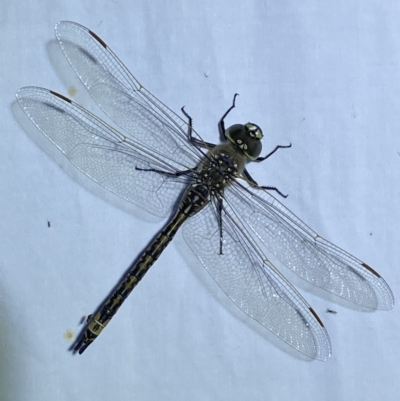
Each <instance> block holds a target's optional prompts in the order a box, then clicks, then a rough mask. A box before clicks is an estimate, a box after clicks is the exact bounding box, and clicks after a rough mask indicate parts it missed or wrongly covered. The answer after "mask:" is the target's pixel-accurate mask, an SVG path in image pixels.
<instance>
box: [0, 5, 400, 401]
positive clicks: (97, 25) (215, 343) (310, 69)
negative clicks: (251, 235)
mask: <svg viewBox="0 0 400 401" xmlns="http://www.w3.org/2000/svg"><path fill="white" fill-rule="evenodd" d="M399 15H400V4H399V3H398V2H397V1H390V0H387V1H384V2H382V1H368V2H366V1H362V0H359V1H357V0H345V1H344V0H343V1H342V0H336V1H328V2H321V1H318V0H306V1H302V2H295V1H282V0H270V1H257V0H254V1H247V2H241V1H237V0H231V1H219V2H213V1H208V0H205V1H193V2H184V1H179V0H173V1H169V2H163V1H153V2H149V1H144V0H139V1H135V2H129V1H123V0H121V1H112V2H111V1H103V0H101V1H99V0H97V1H93V0H89V1H84V2H78V1H73V0H71V1H68V2H65V1H59V0H57V1H54V0H52V1H49V0H44V1H41V2H37V1H29V0H28V1H21V0H15V1H12V2H5V1H3V2H2V3H1V5H0V32H1V40H0V55H1V56H0V93H1V100H0V101H1V108H0V110H1V116H2V124H1V136H0V143H1V146H0V399H1V400H4V401H8V400H13V401H14V400H41V401H46V400H51V401H55V400H57V401H58V400H111V399H115V400H119V401H124V400H141V401H144V400H156V399H157V400H161V399H166V400H169V399H171V400H172V399H173V400H181V399H182V400H192V401H195V400H232V401H233V400H243V399H246V400H249V401H250V400H289V399H290V400H292V399H293V400H336V401H337V400H353V401H356V400H363V401H367V400H377V399H380V400H385V401H389V400H397V399H398V394H399V391H400V382H399V373H400V368H399V359H400V347H399V336H398V333H399V321H400V316H399V309H398V308H397V307H395V308H394V309H393V310H392V311H390V312H375V313H363V312H360V311H357V310H352V309H349V308H345V307H343V306H340V305H338V304H335V303H333V302H331V301H329V300H328V299H327V298H326V297H322V298H321V297H317V296H315V294H313V293H311V292H307V291H302V293H303V294H304V295H305V297H306V298H307V300H308V301H309V302H310V303H311V304H312V305H313V307H314V308H315V310H316V311H317V313H319V315H320V316H321V317H322V319H323V320H324V323H325V325H326V327H327V329H328V331H329V333H330V336H331V341H332V345H333V356H332V358H331V359H330V360H329V361H328V362H326V363H322V362H317V361H312V362H310V361H304V360H303V359H302V358H300V357H299V356H298V355H294V354H293V353H291V352H286V351H285V350H283V349H282V347H281V346H279V344H278V346H276V344H274V340H273V339H270V338H269V337H268V336H265V335H264V334H263V333H262V332H260V330H259V328H258V327H256V325H252V324H251V322H250V323H249V322H248V321H247V320H246V318H244V317H243V316H242V315H241V314H240V312H238V311H236V309H235V308H234V307H233V308H232V306H231V305H230V303H229V301H228V302H227V301H226V299H225V298H224V295H223V294H222V295H221V293H220V291H219V290H218V288H216V287H215V285H213V283H212V282H210V281H209V280H208V278H207V274H206V273H205V272H204V271H203V269H202V267H201V266H199V265H198V264H196V263H188V259H187V256H188V255H186V252H187V251H184V250H181V249H180V240H179V239H177V241H175V244H172V245H171V246H170V247H169V248H168V249H167V250H166V251H165V253H164V254H163V255H162V257H161V258H160V259H159V261H158V262H157V263H156V265H155V266H154V267H153V268H152V269H151V270H150V272H149V273H148V275H147V276H146V277H145V279H144V280H143V282H142V283H140V285H139V286H138V287H137V288H136V289H135V291H134V292H133V294H132V295H131V296H130V298H129V300H128V301H127V302H126V304H125V305H124V306H123V307H122V308H121V310H120V311H119V312H118V314H117V316H116V317H115V318H114V319H113V321H112V323H111V324H110V325H109V326H108V327H107V329H106V330H105V331H104V332H103V333H102V335H101V336H100V337H99V339H97V340H96V342H95V343H94V344H93V345H92V346H90V347H89V348H88V349H87V350H86V352H85V353H84V354H83V355H82V356H73V355H72V354H71V353H70V352H68V347H69V346H70V344H71V340H68V338H67V337H68V332H69V331H71V333H72V335H73V336H75V335H77V334H78V333H79V331H80V328H81V326H80V325H79V323H80V319H81V317H82V316H84V315H85V314H88V313H91V312H92V310H93V309H95V308H96V307H97V306H98V305H99V303H100V302H101V301H102V300H103V298H104V297H105V296H106V295H107V293H108V292H109V291H110V289H111V288H112V287H113V286H114V285H115V283H116V282H117V280H118V279H119V278H120V277H121V275H122V273H123V272H124V271H125V269H126V268H127V267H128V266H129V265H130V263H131V262H132V260H133V259H135V258H136V257H137V255H138V253H139V252H140V251H141V250H142V249H143V248H144V247H145V246H146V245H147V244H148V242H149V240H150V239H151V238H152V237H153V236H154V234H155V233H156V232H157V230H159V229H160V227H161V226H162V224H163V222H158V223H154V222H149V221H146V220H145V219H141V218H138V217H137V216H135V214H129V213H127V212H126V211H124V210H122V209H121V208H117V207H116V206H115V205H114V204H112V203H111V204H110V203H108V202H105V201H104V200H103V199H102V198H99V197H97V196H95V195H94V194H93V193H92V192H89V191H87V190H86V189H84V188H82V187H81V186H80V185H78V184H77V182H76V181H75V180H73V179H71V177H70V176H69V175H68V174H66V173H65V171H64V170H63V169H62V168H60V167H59V166H58V165H57V163H55V162H54V161H53V160H52V159H51V158H50V157H48V155H47V154H46V153H45V152H44V151H43V150H42V148H41V147H39V146H37V144H36V143H35V142H34V141H33V140H32V138H31V137H30V135H29V134H28V133H27V132H26V130H25V129H23V128H22V127H21V124H22V123H23V122H22V120H23V118H21V117H18V110H17V109H18V107H16V105H15V101H14V93H15V91H16V90H17V89H18V88H20V87H22V86H27V85H37V86H43V87H47V88H51V89H53V90H56V91H59V92H61V93H64V94H67V88H68V87H69V86H70V85H72V84H74V85H75V82H72V81H71V82H70V83H69V82H66V79H65V78H63V77H62V76H61V75H62V74H63V72H62V70H60V69H57V68H56V67H55V66H54V63H52V61H51V54H52V49H53V47H54V33H53V28H54V25H55V23H56V22H57V21H59V20H72V21H76V22H79V23H81V24H83V25H85V26H87V27H88V28H90V29H91V30H93V31H95V32H96V33H97V34H98V35H99V36H100V37H102V38H103V39H104V40H105V41H106V43H108V44H109V46H110V47H111V48H112V49H113V50H114V52H115V53H116V54H117V55H118V56H119V57H120V58H121V59H122V60H123V62H124V63H125V64H126V65H127V66H128V68H129V69H130V70H131V71H132V72H133V73H134V75H135V76H136V77H137V78H138V79H139V80H140V81H141V82H142V83H143V84H144V85H145V86H146V87H147V88H148V89H149V90H150V91H152V92H153V93H154V94H155V95H156V96H157V97H159V98H160V99H161V100H162V101H163V102H165V103H166V104H167V105H169V106H170V107H171V108H172V109H173V110H175V111H179V108H180V107H181V106H183V105H185V106H186V108H187V111H188V112H190V114H191V115H192V116H193V118H194V123H195V126H196V128H197V130H198V131H199V132H200V133H201V134H202V135H203V136H204V137H205V139H206V140H209V141H212V142H214V141H216V140H217V137H218V134H217V130H216V123H217V121H218V119H219V118H220V116H221V114H222V113H223V112H224V111H225V110H226V109H227V107H228V106H229V105H230V102H231V99H232V96H233V94H234V93H235V92H238V93H239V94H240V97H239V98H238V101H237V108H236V109H235V111H234V112H233V113H232V115H230V116H229V120H228V124H229V123H236V122H242V123H245V122H247V121H249V120H250V121H253V122H255V123H258V124H259V125H260V126H261V127H262V128H263V131H264V133H265V140H264V151H267V150H270V149H272V148H273V147H274V146H275V145H276V144H287V143H289V142H291V143H292V144H293V147H292V148H291V149H290V150H281V151H279V152H278V153H277V154H276V155H274V157H273V158H271V159H269V160H268V161H266V162H265V163H264V164H260V165H253V166H251V167H250V171H251V172H252V174H253V176H254V177H255V178H256V179H257V181H258V182H260V183H262V184H265V185H275V186H278V187H279V189H280V190H281V191H282V192H284V193H288V194H289V197H288V198H287V199H286V200H285V201H284V203H285V204H286V205H287V206H288V207H289V208H290V209H291V210H292V211H293V212H295V213H296V214H297V215H298V216H299V217H301V218H302V219H303V220H304V221H305V222H306V223H307V224H309V225H310V226H311V227H312V228H314V229H315V230H317V231H318V232H319V233H320V234H321V235H323V236H324V237H326V238H327V239H329V240H332V241H333V242H335V243H336V244H338V245H339V246H342V247H343V248H345V249H346V250H348V251H349V252H351V253H353V254H355V255H356V256H358V257H360V258H361V259H363V260H365V261H366V262H367V263H368V264H370V265H371V266H373V267H374V268H375V269H376V270H378V271H379V272H380V273H381V274H382V276H383V277H385V279H386V280H387V281H388V283H389V284H390V286H391V288H392V290H393V292H394V294H395V297H398V294H399V287H400V280H399V277H400V274H399V271H398V267H399V266H398V261H399V259H400V252H399V245H400V234H399V228H398V224H399V221H400V212H399V199H400V197H399V196H400V181H399V173H400V156H399V151H400V136H399V132H400V113H399V111H400V25H399ZM71 79H72V78H71ZM77 88H78V86H77ZM75 99H76V100H79V101H81V103H83V104H84V105H85V106H86V107H89V108H92V109H93V110H96V109H95V108H93V107H92V106H93V104H92V103H90V102H89V101H88V100H87V98H85V95H84V94H83V92H81V90H80V89H79V88H78V93H77V95H76V98H75ZM85 99H86V100H85ZM48 221H50V222H51V227H50V228H48V226H47V222H48ZM189 258H190V255H189ZM284 272H285V271H284ZM326 308H331V309H334V310H336V311H337V312H338V313H337V314H336V315H333V314H326V313H325V310H326Z"/></svg>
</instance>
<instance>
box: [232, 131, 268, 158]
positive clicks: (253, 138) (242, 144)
mask: <svg viewBox="0 0 400 401" xmlns="http://www.w3.org/2000/svg"><path fill="white" fill-rule="evenodd" d="M225 137H226V138H227V139H228V141H230V142H231V143H232V144H233V145H234V146H235V147H237V148H239V149H240V150H241V151H242V152H243V153H244V154H245V155H246V157H247V158H249V159H250V160H255V159H257V157H258V156H260V153H261V149H262V144H261V139H262V137H263V133H262V131H261V128H260V127H259V126H258V125H256V124H253V123H247V124H245V125H243V124H235V125H232V126H231V127H229V128H228V129H227V130H226V131H225Z"/></svg>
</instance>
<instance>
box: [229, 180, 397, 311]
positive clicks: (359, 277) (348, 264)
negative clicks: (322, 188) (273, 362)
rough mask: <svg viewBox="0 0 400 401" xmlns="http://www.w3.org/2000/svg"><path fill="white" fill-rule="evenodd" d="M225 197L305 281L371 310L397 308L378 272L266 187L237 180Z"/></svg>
mask: <svg viewBox="0 0 400 401" xmlns="http://www.w3.org/2000/svg"><path fill="white" fill-rule="evenodd" d="M225 198H226V201H227V202H228V203H229V204H230V206H231V207H232V208H233V209H234V211H235V213H237V214H238V215H239V214H240V217H241V219H242V220H243V223H244V224H245V225H246V227H247V228H248V229H249V230H250V231H252V232H253V233H254V234H255V235H256V237H257V238H258V240H259V242H260V244H261V246H262V247H263V248H264V252H266V253H267V254H268V252H271V253H272V254H274V255H275V256H276V257H277V258H278V259H279V260H280V261H281V262H282V263H284V264H285V265H286V266H287V267H288V268H289V269H291V270H292V271H293V272H295V273H296V274H298V275H299V276H300V277H302V278H303V279H305V280H307V281H309V282H310V283H312V284H314V285H316V286H318V287H321V288H323V289H325V290H327V291H330V292H332V293H334V294H336V295H338V296H340V297H342V298H344V299H346V300H348V301H350V302H353V303H355V304H358V305H362V306H364V307H367V308H371V309H390V308H392V307H393V304H394V297H393V294H392V291H391V290H390V288H389V286H388V285H387V283H386V282H385V280H384V279H383V278H382V277H381V276H380V275H379V274H378V273H377V272H376V271H374V270H373V269H372V268H371V267H369V266H368V265H367V264H365V263H363V262H362V261H360V260H359V259H357V258H355V257H354V256H352V255H350V254H349V253H347V252H345V251H343V250H342V249H340V248H339V247H337V246H336V245H333V244H332V243H330V242H329V241H327V240H325V239H324V238H322V237H320V236H319V235H318V234H317V233H316V232H314V231H312V230H311V229H310V228H309V227H308V226H306V225H305V224H304V223H303V222H302V221H301V220H300V219H298V218H297V217H296V216H295V215H294V214H293V213H291V212H290V211H289V210H288V209H287V208H286V207H285V206H283V205H282V204H281V203H280V202H279V201H278V200H277V199H275V198H274V197H273V196H272V195H270V194H268V193H267V192H266V191H263V190H257V191H256V192H255V191H254V190H253V189H250V188H248V187H246V186H244V185H242V184H241V183H238V182H236V183H235V184H234V185H232V186H231V187H230V188H229V189H228V190H227V191H226V193H225Z"/></svg>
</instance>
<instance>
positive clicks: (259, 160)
mask: <svg viewBox="0 0 400 401" xmlns="http://www.w3.org/2000/svg"><path fill="white" fill-rule="evenodd" d="M291 147H292V144H291V143H289V145H277V146H276V147H275V149H274V150H273V151H271V152H269V153H268V154H267V155H266V156H263V157H257V159H256V160H254V161H255V162H262V161H264V160H265V159H268V157H270V156H272V155H273V154H274V153H275V152H276V151H277V150H278V149H286V148H291Z"/></svg>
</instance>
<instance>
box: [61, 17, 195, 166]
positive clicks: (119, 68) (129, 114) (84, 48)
mask: <svg viewBox="0 0 400 401" xmlns="http://www.w3.org/2000/svg"><path fill="white" fill-rule="evenodd" d="M55 32H56V37H57V39H58V42H59V44H60V46H61V49H62V51H63V53H64V55H65V57H66V58H67V60H68V62H69V63H70V64H71V66H72V68H73V70H74V71H75V73H76V74H77V76H78V77H79V79H80V80H81V81H82V83H83V84H84V85H85V87H86V88H87V90H88V91H89V92H90V94H91V96H92V97H93V99H94V101H95V102H96V103H97V104H98V105H99V106H100V107H101V108H102V109H103V110H104V112H105V113H106V114H107V115H108V116H109V117H110V118H111V119H112V120H113V121H115V122H116V123H117V124H118V125H119V126H120V127H121V128H123V129H124V130H125V131H126V133H128V135H129V136H130V137H131V138H132V139H134V140H136V141H137V142H139V143H146V144H147V146H148V147H149V148H151V149H153V151H155V152H157V153H159V154H162V155H165V156H166V157H168V158H172V159H173V160H175V161H176V162H180V163H183V164H185V165H191V166H193V165H195V164H196V162H197V160H198V159H197V158H196V153H194V152H195V151H194V150H193V149H192V148H193V146H192V145H191V144H190V143H189V142H188V140H187V134H186V133H187V130H188V125H187V123H186V122H185V121H184V120H182V119H181V118H180V117H179V116H177V115H176V114H175V113H174V112H173V111H171V110H170V109H169V108H168V107H167V106H165V105H164V104H163V103H161V102H160V101H159V100H158V99H157V98H156V97H154V96H153V95H152V94H151V93H150V92H148V91H147V90H146V89H145V88H144V87H143V86H142V85H141V84H140V83H139V82H138V81H137V80H136V79H135V78H134V76H133V75H132V74H131V73H130V72H129V70H128V69H127V68H126V67H125V66H124V65H123V64H122V62H121V61H120V60H119V59H118V57H117V56H116V55H115V54H114V53H113V52H112V50H111V49H110V48H109V47H108V46H107V45H106V44H105V43H104V42H103V41H102V40H101V39H100V38H99V37H98V36H97V35H96V34H94V33H93V32H92V31H90V30H89V29H87V28H85V27H83V26H82V25H79V24H77V23H74V22H69V21H62V22H59V23H58V24H57V25H56V28H55ZM172 163H173V162H172ZM176 167H177V168H179V166H177V165H176Z"/></svg>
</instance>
